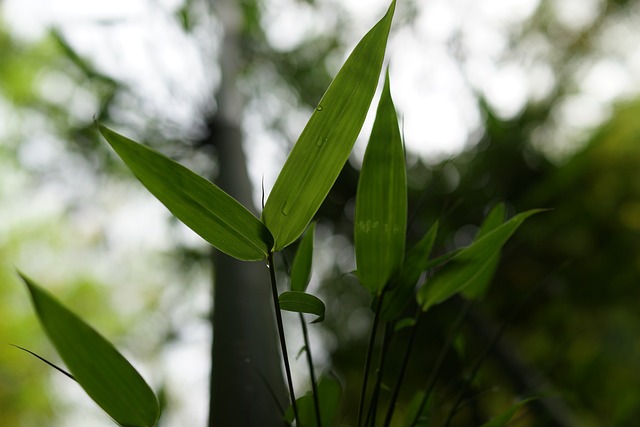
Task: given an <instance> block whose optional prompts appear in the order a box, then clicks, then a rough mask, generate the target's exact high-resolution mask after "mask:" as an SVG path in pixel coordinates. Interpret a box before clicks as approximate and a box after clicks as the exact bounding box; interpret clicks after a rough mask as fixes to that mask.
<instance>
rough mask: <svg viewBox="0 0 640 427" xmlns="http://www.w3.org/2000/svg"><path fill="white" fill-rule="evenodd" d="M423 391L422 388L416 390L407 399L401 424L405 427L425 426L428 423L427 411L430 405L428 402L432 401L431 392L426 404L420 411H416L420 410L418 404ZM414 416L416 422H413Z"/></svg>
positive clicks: (422, 396)
mask: <svg viewBox="0 0 640 427" xmlns="http://www.w3.org/2000/svg"><path fill="white" fill-rule="evenodd" d="M425 393H426V392H425V391H424V390H418V391H416V392H415V393H414V395H413V397H412V398H411V400H410V401H409V404H408V405H407V410H406V414H405V416H404V423H403V425H404V426H405V427H427V426H428V425H429V417H428V416H427V412H428V408H429V407H430V406H431V405H430V404H429V403H433V394H432V395H431V397H430V398H429V400H428V404H426V405H425V406H424V407H423V408H422V412H421V413H420V414H418V411H419V410H420V404H421V403H422V400H423V399H424V395H425ZM416 418H417V422H416V423H415V424H414V423H413V420H414V419H416Z"/></svg>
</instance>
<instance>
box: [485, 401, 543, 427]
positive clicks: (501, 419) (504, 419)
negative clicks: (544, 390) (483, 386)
mask: <svg viewBox="0 0 640 427" xmlns="http://www.w3.org/2000/svg"><path fill="white" fill-rule="evenodd" d="M531 400H533V398H530V399H525V400H522V401H520V402H518V403H516V404H514V405H513V406H511V407H510V408H508V409H507V410H505V411H504V412H503V413H501V414H500V415H498V416H496V417H494V418H492V419H491V420H489V421H488V422H486V423H484V424H482V427H504V426H506V425H507V423H508V422H509V421H511V419H512V418H513V416H514V415H515V414H516V413H517V412H518V411H519V410H520V408H522V407H523V406H524V405H526V404H527V403H529V402H530V401H531Z"/></svg>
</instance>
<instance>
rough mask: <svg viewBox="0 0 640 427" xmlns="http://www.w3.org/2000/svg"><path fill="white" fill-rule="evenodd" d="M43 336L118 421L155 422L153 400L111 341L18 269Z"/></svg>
mask: <svg viewBox="0 0 640 427" xmlns="http://www.w3.org/2000/svg"><path fill="white" fill-rule="evenodd" d="M20 276H21V277H22V280H24V282H25V284H26V285H27V288H28V289H29V292H30V294H31V299H32V301H33V306H34V308H35V311H36V314H37V315H38V319H39V320H40V323H41V324H42V327H43V328H44V330H45V332H46V334H47V336H48V337H49V339H50V340H51V342H52V343H53V345H54V347H55V348H56V350H57V351H58V353H59V354H60V357H61V358H62V360H63V361H64V363H65V364H66V365H67V368H68V369H69V371H70V372H71V374H72V375H73V377H74V379H75V380H76V381H77V382H78V384H80V386H82V388H83V389H84V390H85V391H86V393H87V394H88V395H89V397H91V399H93V401H94V402H96V403H97V404H98V405H99V406H100V407H101V408H102V409H103V410H104V411H105V412H106V413H107V414H108V415H109V416H111V418H113V420H114V421H115V422H117V423H118V424H120V425H121V426H128V427H134V426H135V427H143V426H153V425H155V423H156V421H157V420H158V417H159V415H160V409H159V406H158V401H157V399H156V397H155V395H154V394H153V391H151V388H150V387H149V386H148V385H147V383H146V382H145V381H144V379H143V378H142V377H141V376H140V374H139V373H138V371H136V370H135V369H134V368H133V366H131V364H130V363H129V362H128V361H127V360H126V359H125V358H124V357H123V356H122V355H121V354H120V353H119V352H118V351H117V350H116V349H115V347H114V346H113V345H112V344H111V343H110V342H109V341H107V340H106V339H105V338H103V337H102V335H100V334H99V333H98V332H96V331H95V330H94V329H93V328H92V327H91V326H89V325H87V324H86V323H85V322H84V321H83V320H82V319H80V318H79V317H78V316H77V315H75V314H74V313H72V312H71V311H70V310H69V309H67V308H65V307H64V306H63V305H62V304H60V303H59V302H58V301H57V300H56V299H55V298H54V297H53V296H51V295H50V294H49V293H48V292H47V291H45V290H44V289H42V288H41V287H40V286H38V285H36V284H35V283H34V282H33V281H32V280H31V279H29V278H28V277H26V276H25V275H23V274H22V273H20Z"/></svg>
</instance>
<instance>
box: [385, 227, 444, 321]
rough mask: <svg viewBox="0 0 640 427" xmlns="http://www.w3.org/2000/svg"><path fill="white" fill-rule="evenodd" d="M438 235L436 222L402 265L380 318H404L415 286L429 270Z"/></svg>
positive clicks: (387, 296) (392, 319)
mask: <svg viewBox="0 0 640 427" xmlns="http://www.w3.org/2000/svg"><path fill="white" fill-rule="evenodd" d="M437 234H438V223H437V222H436V223H435V224H434V225H433V226H431V228H430V229H429V231H427V233H425V235H424V236H423V237H422V239H420V241H419V242H418V243H416V244H415V246H413V247H412V248H411V249H410V250H409V252H407V256H406V257H405V260H404V263H403V264H402V270H401V271H400V274H399V275H398V276H397V277H396V278H394V279H393V280H392V282H391V283H392V288H391V290H390V291H389V292H388V293H387V295H385V297H384V300H383V302H382V310H381V312H380V316H382V318H383V319H384V320H386V321H387V322H391V321H394V320H396V319H398V318H399V317H400V316H402V312H403V310H404V308H405V307H406V306H407V304H408V303H409V302H410V301H411V300H412V299H413V297H414V292H415V286H416V284H417V283H418V279H419V278H420V275H421V274H422V273H423V272H425V271H426V270H427V267H428V265H429V256H430V255H431V249H432V248H433V244H434V242H435V240H436V236H437Z"/></svg>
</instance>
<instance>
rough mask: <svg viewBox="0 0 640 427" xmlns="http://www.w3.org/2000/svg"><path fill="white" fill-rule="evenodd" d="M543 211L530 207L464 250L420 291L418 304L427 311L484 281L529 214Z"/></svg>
mask: <svg viewBox="0 0 640 427" xmlns="http://www.w3.org/2000/svg"><path fill="white" fill-rule="evenodd" d="M541 211H542V210H540V209H538V210H530V211H527V212H523V213H521V214H519V215H516V216H514V217H513V218H511V219H510V220H509V221H507V222H506V223H504V224H503V225H501V226H499V227H497V228H495V229H494V230H493V231H491V232H489V233H487V234H486V235H485V236H484V237H482V238H480V239H478V240H476V241H475V242H473V243H472V244H471V245H470V246H469V247H467V248H464V249H463V250H461V251H460V252H459V253H458V254H457V255H456V256H455V257H453V258H452V259H451V261H450V262H449V263H448V264H446V265H444V266H443V267H442V268H441V269H440V270H438V272H436V274H435V275H434V276H433V277H432V278H431V280H429V281H428V282H427V283H426V284H425V286H423V287H422V288H421V289H420V290H419V291H418V304H419V305H420V306H421V307H422V310H423V311H426V310H427V309H428V308H429V307H431V306H433V305H435V304H439V303H441V302H443V301H445V300H447V299H448V298H450V297H452V296H453V295H455V294H456V293H458V292H461V291H464V290H467V289H472V290H473V288H474V286H478V285H479V284H480V285H482V284H483V280H486V272H487V270H488V269H490V268H491V267H492V265H493V260H494V258H495V257H496V256H497V255H498V254H499V252H500V250H501V249H502V246H504V244H505V243H506V242H507V240H509V238H510V237H511V235H512V234H513V233H514V232H515V231H516V230H517V229H518V227H520V225H522V223H523V222H524V221H525V220H526V219H527V218H528V217H530V216H531V215H534V214H536V213H538V212H541Z"/></svg>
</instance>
